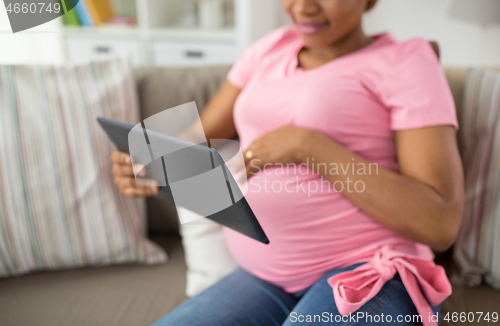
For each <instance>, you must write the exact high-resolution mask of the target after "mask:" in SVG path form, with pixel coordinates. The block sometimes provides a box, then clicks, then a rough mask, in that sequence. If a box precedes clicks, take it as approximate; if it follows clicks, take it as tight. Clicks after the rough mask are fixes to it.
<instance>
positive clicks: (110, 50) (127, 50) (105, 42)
mask: <svg viewBox="0 0 500 326" xmlns="http://www.w3.org/2000/svg"><path fill="white" fill-rule="evenodd" d="M65 41H66V42H65V44H66V53H67V55H68V59H69V61H70V62H85V61H89V60H93V59H103V58H106V57H111V56H116V55H120V56H123V57H126V58H128V59H130V60H131V62H132V64H133V65H134V66H140V65H142V64H144V60H142V58H141V46H140V41H139V40H138V39H115V38H111V37H105V38H103V37H89V36H67V37H66V40H65Z"/></svg>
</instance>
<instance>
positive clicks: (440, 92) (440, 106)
mask: <svg viewBox="0 0 500 326" xmlns="http://www.w3.org/2000/svg"><path fill="white" fill-rule="evenodd" d="M383 88H384V90H383V92H384V97H383V102H384V104H385V105H386V106H387V107H388V109H389V110H390V117H391V129H392V130H405V129H417V128H424V127H431V126H439V125H451V126H454V127H455V129H458V121H457V114H456V109H455V103H454V100H453V95H452V93H451V90H450V87H449V85H448V82H447V80H446V76H445V74H444V72H443V70H442V69H441V66H440V64H439V59H438V57H437V56H436V54H435V52H434V50H433V49H432V47H431V45H430V44H429V43H428V42H427V41H426V40H424V39H414V40H411V41H408V42H405V43H402V44H401V47H400V48H399V51H398V53H397V55H396V56H395V58H394V61H393V62H392V65H391V66H390V67H389V69H388V74H387V75H386V77H385V79H384V85H383Z"/></svg>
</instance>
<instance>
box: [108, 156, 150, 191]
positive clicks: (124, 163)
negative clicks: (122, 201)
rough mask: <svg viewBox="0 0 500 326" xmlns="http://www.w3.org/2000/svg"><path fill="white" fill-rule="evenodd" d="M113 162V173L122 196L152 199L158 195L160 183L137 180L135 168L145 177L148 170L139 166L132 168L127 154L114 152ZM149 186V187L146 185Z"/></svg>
mask: <svg viewBox="0 0 500 326" xmlns="http://www.w3.org/2000/svg"><path fill="white" fill-rule="evenodd" d="M111 161H112V162H113V169H112V171H111V172H112V173H113V175H114V176H115V184H116V186H117V187H118V189H119V190H120V192H121V193H122V194H124V195H125V196H128V197H150V196H155V195H156V194H158V190H159V188H158V183H157V182H156V181H155V180H151V179H141V183H142V184H140V183H138V182H137V181H136V180H135V175H134V168H135V169H137V170H140V172H139V176H140V175H145V174H146V170H145V169H144V167H143V166H142V165H141V166H139V165H138V164H137V165H136V166H135V167H134V168H132V160H131V159H130V155H128V154H127V153H123V152H119V151H114V152H113V153H111ZM144 184H149V185H147V186H146V185H144Z"/></svg>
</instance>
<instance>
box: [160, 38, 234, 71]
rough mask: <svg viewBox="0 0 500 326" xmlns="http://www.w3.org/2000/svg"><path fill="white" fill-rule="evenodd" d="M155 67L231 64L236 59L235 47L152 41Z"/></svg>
mask: <svg viewBox="0 0 500 326" xmlns="http://www.w3.org/2000/svg"><path fill="white" fill-rule="evenodd" d="M152 52H153V65H155V66H184V67H189V66H214V65H225V64H232V63H234V62H235V61H236V59H237V58H238V54H237V47H236V45H235V44H231V43H227V44H224V43H215V42H213V43H209V42H180V41H154V42H153V45H152Z"/></svg>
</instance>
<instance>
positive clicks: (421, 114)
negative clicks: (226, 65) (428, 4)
mask: <svg viewBox="0 0 500 326" xmlns="http://www.w3.org/2000/svg"><path fill="white" fill-rule="evenodd" d="M302 47H303V43H302V40H301V38H300V36H299V34H298V32H297V31H296V30H295V28H293V27H290V26H287V27H282V28H280V29H278V30H276V31H274V32H272V33H270V34H268V35H267V36H265V37H264V38H262V39H261V40H259V41H257V42H256V43H255V44H254V45H253V46H252V47H251V48H250V49H249V50H248V51H247V52H246V53H245V54H244V55H243V56H242V57H241V58H240V59H239V60H238V61H237V62H236V64H235V65H234V66H233V67H232V69H231V71H230V72H229V74H228V76H227V79H228V81H229V82H230V83H231V84H233V85H235V86H236V87H238V88H240V89H242V92H241V94H240V96H239V97H238V99H237V101H236V104H235V107H234V120H235V124H236V128H237V130H238V134H239V136H240V142H241V146H242V149H243V150H245V149H247V148H248V147H249V146H250V145H251V144H252V142H253V141H255V140H256V139H257V138H259V137H260V136H262V135H264V134H266V133H268V132H271V131H273V130H276V129H277V128H280V127H282V126H286V125H294V126H299V127H306V128H312V129H316V130H319V131H321V132H323V133H324V134H326V135H328V136H329V137H331V138H332V139H334V140H335V141H337V142H338V143H340V144H342V145H343V146H345V147H346V148H348V149H349V150H351V151H353V152H355V153H357V154H359V155H361V156H362V157H364V158H365V159H367V160H368V161H370V162H373V163H376V164H378V166H380V167H383V168H387V169H391V170H394V171H397V170H398V163H397V157H396V149H395V144H394V136H393V131H394V130H404V129H414V128H422V127H428V126H436V125H452V126H454V127H455V128H458V124H457V118H456V113H455V106H454V103H453V98H452V95H451V92H450V89H449V86H448V83H447V81H446V78H445V75H444V73H443V71H442V70H441V67H440V65H439V60H438V58H437V56H436V54H435V53H434V51H433V50H432V48H431V46H430V45H429V43H428V42H427V41H425V40H423V39H413V40H410V41H407V42H403V43H399V42H396V41H395V40H394V38H393V37H392V36H391V34H383V35H379V36H376V37H374V41H373V42H372V43H371V44H370V45H368V46H367V47H365V48H363V49H361V50H359V51H357V52H354V53H351V54H349V55H345V56H343V57H340V58H338V59H335V60H333V61H331V62H328V63H326V64H324V65H323V66H321V67H318V68H315V69H312V70H304V69H301V68H298V67H297V63H298V59H297V54H298V52H299V51H300V49H301V48H302ZM327 168H328V171H330V173H342V169H352V168H353V166H337V167H335V166H329V167H327ZM335 168H336V170H335ZM360 168H363V167H359V166H356V167H355V169H356V171H357V173H360V174H362V173H366V174H368V173H372V174H376V173H377V170H376V166H375V165H370V166H366V167H364V172H363V170H359V169H360ZM346 186H347V185H346ZM350 187H351V191H362V185H361V184H358V185H357V188H355V187H356V185H354V184H351V185H350ZM245 197H246V199H247V200H248V202H249V204H250V206H251V207H252V209H253V211H254V212H255V215H256V216H257V219H258V220H259V222H260V223H261V225H262V227H263V229H264V231H265V232H266V234H267V236H268V238H269V240H270V244H269V245H264V244H261V243H259V242H257V241H254V240H252V239H250V238H247V237H245V236H243V235H240V234H239V233H237V232H234V231H232V230H230V229H225V233H226V239H227V242H228V245H229V248H230V250H231V252H232V254H233V256H234V258H235V259H236V260H237V261H238V263H239V264H240V266H241V267H242V268H244V269H245V270H247V271H249V272H251V273H252V274H254V275H256V276H258V277H260V278H262V279H264V280H266V281H269V282H271V283H274V284H276V285H278V286H280V287H282V288H283V289H284V290H286V291H288V292H296V291H300V290H302V289H304V288H306V287H308V286H310V285H312V284H314V283H315V282H316V281H317V280H318V279H320V278H321V277H322V276H323V275H324V274H325V273H327V272H328V271H330V270H333V269H336V268H340V267H345V266H349V265H353V264H355V263H360V262H369V264H367V265H364V268H365V269H367V270H369V272H373V277H374V279H373V282H372V283H373V284H372V285H371V287H370V288H369V291H368V290H367V289H365V290H363V291H364V292H363V291H361V292H363V293H362V294H363V295H361V294H359V293H357V292H356V291H354V292H353V291H351V292H349V291H348V290H346V289H347V288H349V285H345V284H344V283H343V282H344V281H345V277H344V278H342V274H339V275H341V276H340V278H335V279H331V280H329V282H333V283H331V285H332V288H333V290H334V295H335V300H336V303H337V306H339V311H341V313H348V312H351V311H355V310H356V309H357V308H359V307H360V304H362V303H363V302H366V301H367V300H365V299H367V298H368V299H369V297H370V296H373V295H375V294H376V292H378V290H377V288H378V285H376V284H379V285H380V284H382V285H383V283H384V282H385V281H384V279H385V278H391V274H392V277H393V276H394V274H393V273H392V272H394V273H395V272H396V271H398V272H399V273H400V275H401V274H408V273H407V271H408V270H410V271H411V273H412V275H415V273H416V274H419V271H416V270H413V271H412V269H414V268H415V266H420V265H421V264H423V265H425V266H426V267H425V269H428V268H430V267H429V266H427V265H426V264H427V263H430V264H432V268H430V270H432V271H434V272H433V273H434V274H432V273H431V272H425V273H427V274H425V273H424V274H425V277H424V280H423V279H422V275H415V277H416V278H417V279H418V282H420V286H421V287H423V288H425V286H422V283H423V282H426V279H427V277H428V278H429V280H427V281H429V282H430V283H434V282H436V281H437V282H438V284H432V286H431V287H434V288H436V287H437V288H439V289H438V290H437V291H438V292H439V293H441V295H437V297H436V295H434V296H433V294H432V293H428V292H426V290H425V289H424V293H425V294H426V295H427V298H428V299H429V300H430V301H431V303H433V304H437V303H439V302H438V301H440V300H442V299H444V298H445V297H446V296H447V295H448V294H449V293H448V292H450V291H451V287H450V286H449V282H448V280H447V279H446V276H443V275H444V271H443V270H442V268H440V267H436V266H434V264H433V263H432V259H433V254H432V251H431V250H430V248H429V247H427V246H425V245H422V244H417V243H414V242H412V241H410V240H407V239H404V238H403V237H401V236H399V235H397V234H395V233H394V232H392V231H391V230H388V229H387V228H385V227H383V226H382V225H380V224H379V223H377V222H375V221H374V220H373V219H372V218H370V216H368V215H366V214H365V213H363V212H362V211H361V210H360V209H359V208H358V207H356V206H355V205H353V204H352V203H351V202H350V201H349V200H347V199H346V198H345V197H344V196H343V195H341V194H339V193H337V192H336V191H334V189H333V187H331V185H329V184H328V183H326V181H323V179H322V178H321V176H319V175H318V174H315V173H313V172H312V171H311V170H308V169H307V168H305V167H304V166H302V167H272V168H268V169H266V170H263V171H262V172H260V173H259V174H257V175H255V176H253V177H252V178H250V179H249V182H248V192H247V194H246V195H245ZM415 259H416V260H417V261H418V262H416V261H415ZM399 260H401V261H399ZM420 260H421V261H420ZM398 261H399V263H397V262H398ZM404 262H412V263H408V264H406V265H408V266H406V265H405V263H404ZM402 266H406V267H402ZM400 269H401V270H400ZM359 273H365V274H366V273H367V271H366V270H365V271H363V270H359V271H358V274H359ZM422 273H423V272H422V271H420V274H422ZM429 273H431V274H432V275H431V274H429ZM343 274H345V275H344V276H346V275H347V274H346V273H343ZM355 274H356V272H355ZM365 274H363V275H365ZM438 274H439V275H438ZM356 275H357V274H356ZM356 275H350V282H351V283H350V284H351V285H353V284H355V283H356V281H355V279H356ZM365 276H366V275H365ZM443 277H444V278H443ZM402 278H403V276H402ZM409 279H411V277H410V276H407V277H406V278H404V279H403V282H405V286H406V287H407V288H409V287H410V288H411V287H412V286H411V285H409V284H410V283H412V281H411V280H409ZM358 281H359V280H358ZM365 281H366V279H363V282H365ZM360 282H361V281H360ZM363 282H362V283H363ZM377 282H378V283H377ZM413 283H414V282H413ZM360 284H361V283H360ZM363 284H364V283H363ZM358 285H359V284H358ZM413 287H414V288H415V285H413ZM417 287H418V286H417ZM408 290H409V292H410V295H411V296H412V295H413V296H412V299H414V302H415V301H416V300H417V301H418V300H422V298H420V299H418V298H417V299H416V296H418V294H415V292H416V291H417V290H418V289H408ZM434 290H435V289H434ZM336 291H337V292H336ZM429 291H430V290H429ZM358 292H359V291H358ZM368 293H370V294H369V295H368ZM365 294H366V295H365ZM361 297H363V298H361ZM414 297H415V298H414ZM429 297H432V298H429ZM364 300H365V301H364ZM416 305H417V308H418V304H417V303H416ZM420 305H421V306H422V305H423V303H422V304H420ZM427 306H428V305H427ZM426 308H428V307H426ZM422 309H424V308H421V309H420V310H422ZM420 310H419V311H420ZM424 310H425V309H424ZM424 310H422V311H424ZM425 311H427V310H425ZM426 324H428V323H426Z"/></svg>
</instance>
